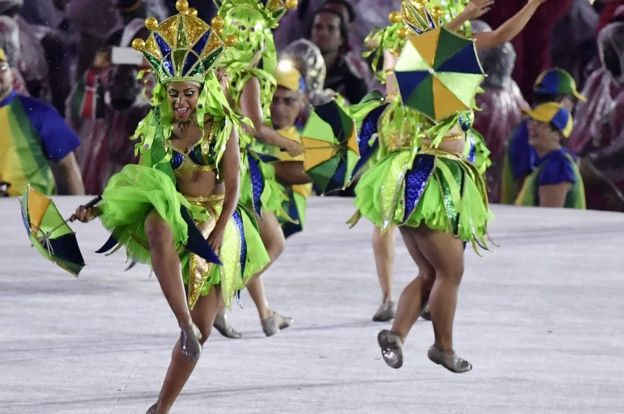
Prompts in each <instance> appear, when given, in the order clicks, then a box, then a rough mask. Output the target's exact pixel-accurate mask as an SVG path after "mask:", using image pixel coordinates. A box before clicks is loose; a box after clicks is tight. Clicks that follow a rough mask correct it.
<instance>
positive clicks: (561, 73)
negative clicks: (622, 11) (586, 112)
mask: <svg viewBox="0 0 624 414" xmlns="http://www.w3.org/2000/svg"><path fill="white" fill-rule="evenodd" d="M577 99H578V100H581V101H584V100H585V97H584V96H583V95H581V94H579V93H578V91H577V90H576V82H574V79H573V78H572V76H571V75H570V74H569V73H568V72H566V71H565V70H563V69H560V68H552V69H548V70H546V71H544V72H542V74H541V75H540V76H539V78H538V79H537V82H536V83H535V86H534V87H533V102H532V106H533V107H536V106H537V105H540V104H542V103H546V102H557V103H562V104H563V105H564V106H565V107H566V108H567V109H568V110H571V109H572V108H573V106H574V101H575V100H577ZM536 162H537V155H536V153H535V150H534V149H533V148H531V146H530V145H529V131H528V124H527V119H526V118H525V119H523V120H522V122H520V124H519V125H518V127H517V128H516V129H515V130H514V131H513V133H512V135H511V137H510V138H509V142H508V145H507V149H506V151H505V160H504V165H503V177H502V180H501V203H506V204H512V203H513V202H514V200H515V199H516V196H517V193H518V190H519V189H520V188H521V187H522V183H523V181H524V179H525V178H526V177H527V175H529V174H530V173H531V171H532V170H533V167H534V165H535V163H536Z"/></svg>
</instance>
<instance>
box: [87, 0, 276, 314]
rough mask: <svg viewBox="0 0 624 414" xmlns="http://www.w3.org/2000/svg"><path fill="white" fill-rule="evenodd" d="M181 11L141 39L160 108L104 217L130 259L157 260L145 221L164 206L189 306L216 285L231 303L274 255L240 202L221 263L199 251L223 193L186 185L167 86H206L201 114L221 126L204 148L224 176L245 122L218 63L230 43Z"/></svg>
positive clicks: (111, 189) (112, 191)
mask: <svg viewBox="0 0 624 414" xmlns="http://www.w3.org/2000/svg"><path fill="white" fill-rule="evenodd" d="M180 12H181V13H180V14H177V15H175V16H172V17H170V18H168V19H166V20H165V21H163V22H162V23H161V24H160V25H158V24H157V22H155V21H153V22H150V19H148V21H147V22H146V26H147V27H148V28H149V29H150V30H152V34H151V35H150V37H149V38H148V40H147V41H146V42H142V41H138V42H135V43H134V46H135V47H136V48H138V49H139V50H141V51H142V52H143V54H144V55H145V57H146V58H147V60H148V62H150V64H151V66H152V68H153V70H154V71H155V73H156V74H157V75H158V80H159V83H158V84H157V85H156V87H155V89H154V92H153V108H152V110H151V111H150V112H149V114H148V115H147V116H146V117H145V118H144V119H143V120H142V121H141V123H140V124H139V126H138V128H137V130H136V133H135V135H134V137H133V138H134V139H137V140H140V141H139V143H138V144H137V145H136V148H137V152H138V153H139V155H140V162H139V164H138V165H127V166H126V167H124V169H123V170H122V171H120V172H119V173H117V174H115V175H114V176H113V177H111V179H110V180H109V182H108V184H107V185H106V188H105V189H104V193H103V195H102V198H103V200H102V202H101V203H100V205H99V208H100V211H101V214H100V218H101V220H102V223H103V224H104V226H105V227H106V228H107V229H108V230H110V231H111V233H112V236H113V238H114V239H115V240H116V241H117V242H118V244H119V245H120V246H124V247H125V248H126V250H127V254H128V257H129V258H130V259H132V260H134V261H137V262H141V263H150V250H149V244H148V239H147V236H146V234H145V229H144V222H145V219H146V217H147V216H148V214H149V213H150V212H152V211H156V212H157V213H158V214H159V215H160V217H161V218H162V219H163V220H164V221H165V222H166V223H167V224H168V225H169V227H170V229H171V231H172V235H173V244H174V248H175V249H176V251H177V252H178V254H179V257H180V261H181V263H182V266H183V272H182V275H183V279H184V282H185V284H186V286H187V293H188V301H189V307H191V308H192V307H193V306H194V305H195V303H196V301H197V299H198V298H199V297H200V296H203V295H207V294H208V293H209V292H210V291H211V289H212V287H213V286H216V285H219V286H220V287H221V294H222V297H223V300H224V302H225V303H226V305H229V304H230V303H231V301H232V298H233V297H234V295H235V293H236V292H237V291H238V290H239V289H242V288H243V287H244V286H245V283H246V281H247V280H248V279H249V278H251V277H252V276H253V275H254V274H256V273H257V272H258V271H260V270H261V269H262V268H264V267H265V266H266V264H267V263H268V261H269V257H268V254H267V252H266V250H265V248H264V246H263V244H262V240H261V239H260V236H259V233H258V230H257V226H256V223H255V219H254V217H253V215H250V214H249V213H248V212H247V210H246V209H244V208H240V207H239V208H238V209H237V210H236V211H235V213H234V215H233V217H232V218H231V219H230V220H229V222H228V224H227V226H226V229H225V233H224V239H223V243H222V246H221V249H220V251H219V255H218V260H213V261H214V262H217V261H220V264H216V263H212V262H210V261H208V260H206V259H205V258H204V257H202V256H201V255H199V254H196V253H192V252H191V250H192V249H191V247H190V246H191V239H190V237H191V236H190V235H191V234H192V230H194V231H195V232H197V230H199V232H200V233H201V236H202V237H203V239H200V240H201V242H200V244H202V243H205V238H207V237H208V235H209V234H210V232H211V231H212V228H213V227H214V224H215V222H216V220H217V218H218V217H219V214H220V213H221V207H222V203H223V194H206V195H204V196H199V197H192V196H188V195H185V194H182V193H180V192H179V191H178V189H177V187H176V175H175V171H174V167H173V166H172V164H174V163H175V162H176V160H175V159H174V158H175V157H174V151H173V147H172V145H171V142H170V138H171V137H172V131H173V113H172V108H171V104H170V103H169V102H168V100H167V96H166V88H165V85H166V84H167V83H168V82H175V81H191V82H196V83H197V84H198V85H201V92H200V95H199V98H198V103H197V107H196V118H195V119H196V122H197V125H199V126H200V128H201V129H202V131H203V125H204V123H205V121H206V119H210V120H212V124H213V125H214V126H213V128H211V131H210V132H211V134H210V140H208V138H207V137H206V135H207V134H206V133H204V134H203V136H202V138H201V139H200V141H199V142H198V144H197V145H196V147H197V148H200V149H201V151H200V152H201V153H200V154H199V157H200V158H201V160H204V161H206V160H208V161H206V163H209V164H210V165H212V166H214V171H215V173H216V175H217V177H218V176H219V166H220V162H221V158H222V156H223V154H224V152H225V148H226V144H227V142H228V140H229V139H230V136H231V134H232V132H233V131H234V130H240V129H241V121H240V119H239V118H238V117H237V116H236V115H235V114H234V112H232V110H231V109H230V107H229V104H228V102H227V99H226V98H225V96H224V95H223V93H222V90H221V86H220V84H219V82H218V80H217V78H216V76H215V74H214V72H213V70H212V64H213V62H214V61H215V59H216V57H217V56H218V55H219V53H221V51H222V49H223V45H222V42H221V41H220V38H219V37H218V36H217V35H216V34H215V33H213V32H212V31H211V30H210V26H209V25H208V24H207V23H205V22H203V21H202V20H201V19H199V18H197V17H194V16H193V15H191V14H189V13H185V12H184V10H180ZM172 27H175V28H176V30H171V28H172ZM206 132H207V131H206ZM200 144H201V145H200ZM178 155H179V154H178ZM186 156H187V157H190V156H191V155H190V154H186ZM193 162H195V161H193ZM195 163H197V162H195ZM191 227H192V228H191ZM206 245H207V244H206ZM194 251H195V250H194Z"/></svg>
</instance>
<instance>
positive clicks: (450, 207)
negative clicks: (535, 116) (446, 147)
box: [355, 149, 492, 247]
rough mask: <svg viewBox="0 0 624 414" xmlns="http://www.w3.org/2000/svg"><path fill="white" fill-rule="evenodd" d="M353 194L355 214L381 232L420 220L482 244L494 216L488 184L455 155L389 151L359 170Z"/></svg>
mask: <svg viewBox="0 0 624 414" xmlns="http://www.w3.org/2000/svg"><path fill="white" fill-rule="evenodd" d="M355 193H356V198H355V205H356V207H357V209H358V213H357V214H359V215H362V216H364V217H366V218H367V219H369V220H370V221H371V222H372V223H373V224H375V225H376V226H378V227H380V228H381V229H382V231H383V230H385V229H387V228H388V227H389V226H391V225H398V226H409V227H420V226H422V225H424V226H427V227H429V228H430V229H432V230H436V231H443V232H447V233H450V234H453V235H455V236H457V237H459V238H460V239H461V240H463V241H470V242H472V243H473V245H481V246H483V247H485V246H486V237H487V223H488V220H489V219H490V218H491V216H492V214H491V212H490V209H489V207H488V200H487V191H486V186H485V183H484V181H483V178H482V176H481V174H480V173H479V172H478V171H477V169H476V168H475V166H474V165H473V164H471V163H470V162H468V161H466V160H465V159H462V158H461V157H460V156H458V155H454V154H449V153H443V152H441V151H440V152H438V151H433V153H428V154H422V153H421V154H417V155H414V154H413V152H412V150H411V149H405V150H399V151H395V152H391V153H389V154H388V155H387V156H386V157H384V158H383V159H381V160H380V161H379V162H377V163H376V164H375V165H373V166H371V167H370V169H368V170H367V171H366V172H365V173H364V174H363V175H362V177H361V178H360V180H359V183H358V185H357V187H356V189H355Z"/></svg>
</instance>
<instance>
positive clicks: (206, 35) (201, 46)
mask: <svg viewBox="0 0 624 414" xmlns="http://www.w3.org/2000/svg"><path fill="white" fill-rule="evenodd" d="M210 33H212V32H210V31H208V32H206V33H204V35H203V36H202V37H200V38H199V40H198V41H197V43H195V44H194V45H193V52H195V53H197V55H201V53H202V51H203V50H204V47H205V46H206V43H207V42H208V38H209V37H210Z"/></svg>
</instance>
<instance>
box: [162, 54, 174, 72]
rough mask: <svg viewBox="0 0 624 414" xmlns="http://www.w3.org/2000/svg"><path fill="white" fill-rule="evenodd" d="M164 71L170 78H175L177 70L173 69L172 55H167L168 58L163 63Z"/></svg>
mask: <svg viewBox="0 0 624 414" xmlns="http://www.w3.org/2000/svg"><path fill="white" fill-rule="evenodd" d="M162 70H163V71H164V72H165V73H166V74H167V75H169V76H174V74H175V69H174V67H173V62H172V61H171V55H167V57H166V58H165V59H164V60H163V62H162Z"/></svg>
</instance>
